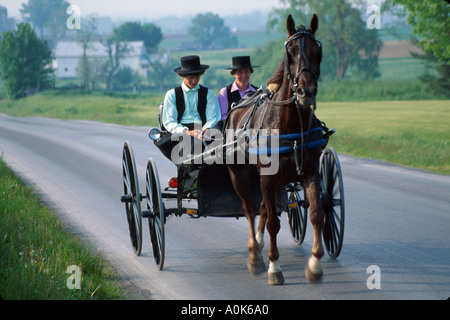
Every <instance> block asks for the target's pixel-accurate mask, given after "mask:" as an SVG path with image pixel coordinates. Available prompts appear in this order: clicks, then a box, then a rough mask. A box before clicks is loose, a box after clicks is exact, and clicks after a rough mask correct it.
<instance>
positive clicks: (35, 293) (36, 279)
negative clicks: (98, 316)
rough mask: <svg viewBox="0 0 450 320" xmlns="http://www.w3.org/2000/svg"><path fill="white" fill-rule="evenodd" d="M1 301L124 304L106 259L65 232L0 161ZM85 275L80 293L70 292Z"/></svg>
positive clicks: (34, 195) (77, 290) (55, 219)
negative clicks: (77, 275)
mask: <svg viewBox="0 0 450 320" xmlns="http://www.w3.org/2000/svg"><path fill="white" fill-rule="evenodd" d="M0 177H1V179H0V217H1V218H0V295H1V298H2V299H12V300H15V299H19V300H25V299H26V300H66V299H86V300H89V299H122V298H123V292H122V289H121V288H120V286H119V283H118V279H117V277H116V276H115V274H114V272H113V270H112V268H111V267H110V266H109V265H108V264H107V263H106V262H105V261H104V260H103V258H102V256H101V255H100V254H99V253H98V252H96V251H95V250H94V249H92V248H91V247H90V246H87V245H86V244H84V243H82V241H81V240H80V239H78V238H77V237H75V236H74V235H72V234H69V233H67V232H66V231H65V230H64V227H63V225H62V224H61V222H60V221H59V220H58V219H57V217H56V216H55V215H54V214H53V212H51V211H49V210H48V209H47V208H46V207H45V206H44V205H43V204H42V203H41V200H40V199H39V197H38V195H37V194H35V193H34V192H33V191H32V190H31V189H30V188H28V187H27V186H26V185H25V184H24V183H23V182H22V181H21V180H20V179H19V178H18V177H16V176H15V175H14V174H13V172H12V171H11V170H10V169H9V168H8V167H7V166H6V165H5V163H4V162H3V160H2V159H1V158H0ZM71 265H76V266H78V267H79V268H80V270H81V282H80V285H81V288H80V289H76V288H75V289H69V288H68V286H67V280H68V278H69V277H70V276H71V275H72V274H68V273H66V271H67V268H68V267H69V266H71Z"/></svg>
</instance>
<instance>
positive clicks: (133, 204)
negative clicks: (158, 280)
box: [121, 141, 142, 256]
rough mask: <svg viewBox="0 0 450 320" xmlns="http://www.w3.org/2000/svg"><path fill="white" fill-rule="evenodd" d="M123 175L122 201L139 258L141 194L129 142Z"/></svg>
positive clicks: (140, 247) (132, 243) (123, 159)
mask: <svg viewBox="0 0 450 320" xmlns="http://www.w3.org/2000/svg"><path fill="white" fill-rule="evenodd" d="M122 174H123V192H124V196H122V199H121V201H122V202H124V203H125V210H126V214H127V221H128V228H129V231H130V238H131V245H132V246H133V250H134V253H135V254H136V255H137V256H138V255H140V254H141V251H142V214H141V194H140V193H139V182H138V176H137V172H136V164H135V161H134V154H133V149H131V145H130V143H129V142H128V141H125V143H124V146H123V157H122Z"/></svg>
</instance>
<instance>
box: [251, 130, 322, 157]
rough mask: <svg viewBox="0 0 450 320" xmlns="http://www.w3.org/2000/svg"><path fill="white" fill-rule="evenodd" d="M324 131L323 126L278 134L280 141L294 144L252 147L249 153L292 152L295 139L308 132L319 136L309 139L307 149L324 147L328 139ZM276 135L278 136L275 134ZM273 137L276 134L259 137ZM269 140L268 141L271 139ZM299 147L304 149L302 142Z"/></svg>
mask: <svg viewBox="0 0 450 320" xmlns="http://www.w3.org/2000/svg"><path fill="white" fill-rule="evenodd" d="M322 131H323V128H322V127H316V128H314V129H311V130H309V131H305V132H303V133H301V132H300V133H291V134H283V135H280V136H278V138H279V141H290V143H289V144H292V145H287V146H280V147H277V148H272V147H250V148H248V149H247V152H248V153H249V154H252V155H260V154H264V155H271V154H287V153H290V152H293V151H294V142H295V140H299V139H301V138H302V136H305V135H308V134H313V136H316V137H318V139H315V140H313V141H309V142H308V143H307V144H306V149H307V150H308V149H313V148H317V147H322V146H325V145H326V144H327V143H328V141H327V140H326V139H323V135H322V134H321V133H322ZM275 137H276V136H275ZM261 138H262V139H269V140H270V139H273V138H274V136H272V137H271V136H262V137H259V139H261ZM269 140H267V141H269ZM297 148H298V150H299V151H300V150H302V145H301V144H297Z"/></svg>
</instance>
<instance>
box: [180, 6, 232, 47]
mask: <svg viewBox="0 0 450 320" xmlns="http://www.w3.org/2000/svg"><path fill="white" fill-rule="evenodd" d="M188 31H189V34H191V35H192V36H193V37H194V39H195V40H197V41H198V42H200V44H201V46H202V48H203V49H205V50H210V49H213V48H232V47H237V44H238V41H237V38H236V36H233V35H232V34H231V31H230V28H228V27H227V26H225V22H224V21H223V19H222V18H220V17H219V15H217V14H213V13H212V12H208V13H205V14H198V15H197V16H195V18H194V19H192V22H191V26H190V27H189V29H188Z"/></svg>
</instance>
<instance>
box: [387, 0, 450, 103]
mask: <svg viewBox="0 0 450 320" xmlns="http://www.w3.org/2000/svg"><path fill="white" fill-rule="evenodd" d="M394 4H399V5H403V6H404V10H406V11H407V12H408V13H409V15H408V18H407V23H408V24H409V25H410V26H411V27H412V33H413V35H414V37H412V43H413V44H415V45H417V46H419V47H421V48H422V49H423V50H424V51H425V54H423V55H422V54H412V56H413V57H415V58H418V59H422V60H425V61H427V64H428V66H429V68H435V69H436V72H437V76H435V75H431V74H425V75H422V76H420V77H419V79H420V80H422V82H423V83H425V84H426V85H427V86H429V88H430V89H431V90H432V91H434V92H435V93H437V94H438V95H444V96H446V97H450V42H449V41H448V39H449V30H450V18H449V17H450V4H448V3H447V2H444V1H442V0H423V1H411V0H394Z"/></svg>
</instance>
